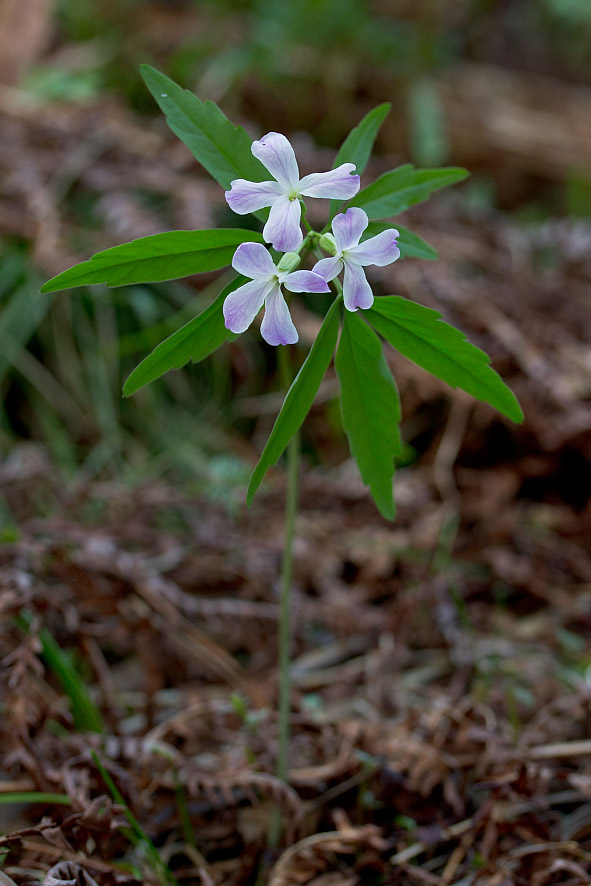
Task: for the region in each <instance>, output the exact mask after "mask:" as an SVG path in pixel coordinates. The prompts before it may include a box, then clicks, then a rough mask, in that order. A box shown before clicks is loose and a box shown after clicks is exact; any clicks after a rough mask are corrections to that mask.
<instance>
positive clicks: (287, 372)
mask: <svg viewBox="0 0 591 886" xmlns="http://www.w3.org/2000/svg"><path fill="white" fill-rule="evenodd" d="M277 353H278V361H279V373H280V376H281V384H282V386H283V388H284V390H285V392H286V393H287V391H288V390H289V388H290V386H291V382H292V369H291V362H290V352H289V350H288V348H287V347H280V348H278V349H277ZM299 461H300V436H299V434H294V435H293V437H292V438H291V440H290V441H289V444H288V446H287V494H286V498H285V528H284V542H283V558H282V561H281V589H280V597H279V631H278V646H279V702H278V710H277V724H278V739H277V765H276V769H275V773H276V775H277V777H278V778H280V779H281V780H282V781H285V782H287V774H288V771H289V765H288V758H289V735H290V729H289V713H290V694H291V693H290V690H291V675H290V666H291V658H290V646H291V626H290V608H291V607H290V602H291V583H292V575H293V542H294V537H295V523H296V515H297V508H298V473H299ZM282 831H283V823H282V820H281V813H280V810H279V809H277V808H276V809H275V810H274V814H273V817H272V819H271V826H270V828H269V845H270V846H273V847H277V846H278V845H279V840H280V838H281V833H282Z"/></svg>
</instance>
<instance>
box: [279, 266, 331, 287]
mask: <svg viewBox="0 0 591 886" xmlns="http://www.w3.org/2000/svg"><path fill="white" fill-rule="evenodd" d="M281 282H282V283H283V285H284V286H285V288H286V289H289V290H290V292H330V287H329V285H328V283H327V282H326V280H325V279H324V277H321V276H320V275H319V274H316V273H315V272H314V271H292V272H291V274H287V275H286V276H285V277H284V278H283V279H282V281H281Z"/></svg>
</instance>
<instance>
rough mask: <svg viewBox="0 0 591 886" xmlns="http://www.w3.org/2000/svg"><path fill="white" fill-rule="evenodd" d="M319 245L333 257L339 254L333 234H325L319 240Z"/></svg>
mask: <svg viewBox="0 0 591 886" xmlns="http://www.w3.org/2000/svg"><path fill="white" fill-rule="evenodd" d="M319 245H320V247H321V249H324V251H325V252H329V253H330V254H331V255H336V254H337V244H336V241H335V238H334V237H333V236H332V234H323V235H322V236H321V238H320V240H319Z"/></svg>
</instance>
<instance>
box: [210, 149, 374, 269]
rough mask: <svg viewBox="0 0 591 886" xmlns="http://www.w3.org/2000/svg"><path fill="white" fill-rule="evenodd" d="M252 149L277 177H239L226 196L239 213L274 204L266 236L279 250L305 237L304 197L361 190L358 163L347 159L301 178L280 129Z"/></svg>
mask: <svg viewBox="0 0 591 886" xmlns="http://www.w3.org/2000/svg"><path fill="white" fill-rule="evenodd" d="M251 150H252V153H253V154H254V156H255V157H256V158H257V159H258V160H260V161H261V163H262V164H263V166H265V167H266V168H267V169H268V170H269V172H270V173H271V175H272V176H273V177H274V178H275V179H276V181H269V182H249V181H246V179H244V178H237V179H235V180H234V181H233V182H232V183H231V185H230V190H229V191H226V200H227V202H228V206H229V207H230V209H233V210H234V212H237V213H238V215H246V214H247V213H249V212H257V211H258V210H259V209H264V208H265V207H267V206H270V207H271V212H270V213H269V218H268V220H267V223H266V224H265V227H264V228H263V237H264V238H265V240H266V241H267V243H271V244H272V246H273V247H274V248H275V249H276V250H277V251H278V252H291V251H293V250H296V249H299V247H300V245H301V243H302V241H303V236H302V231H301V228H300V218H301V205H300V197H321V198H327V199H330V200H348V199H349V198H350V197H353V196H354V195H355V194H356V193H357V191H358V190H359V176H358V175H351V173H353V172H354V171H355V164H354V163H343V164H342V166H338V167H337V168H336V169H332V170H331V171H330V172H314V173H312V174H311V175H305V176H304V177H303V178H300V171H299V169H298V164H297V160H296V157H295V154H294V150H293V148H292V146H291V145H290V143H289V141H288V140H287V139H286V137H285V136H284V135H281V133H279V132H268V133H267V135H264V136H263V137H262V138H261V139H259V141H254V142H253V143H252V148H251Z"/></svg>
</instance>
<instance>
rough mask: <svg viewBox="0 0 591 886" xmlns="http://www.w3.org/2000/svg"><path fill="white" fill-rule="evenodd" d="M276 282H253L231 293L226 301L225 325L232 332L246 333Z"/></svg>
mask: <svg viewBox="0 0 591 886" xmlns="http://www.w3.org/2000/svg"><path fill="white" fill-rule="evenodd" d="M276 285H277V282H276V281H275V280H251V281H250V283H244V285H243V286H239V287H238V289H235V290H234V292H231V293H230V294H229V295H228V296H227V297H226V299H225V301H224V308H223V310H224V324H225V326H226V329H229V330H230V331H231V332H244V331H245V330H246V329H248V327H249V326H250V324H251V323H252V321H253V320H254V318H255V317H256V315H257V314H258V312H259V311H260V309H261V308H262V307H263V304H264V302H265V298H266V296H267V295H268V293H269V292H270V291H271V289H272V288H273V286H276Z"/></svg>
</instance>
